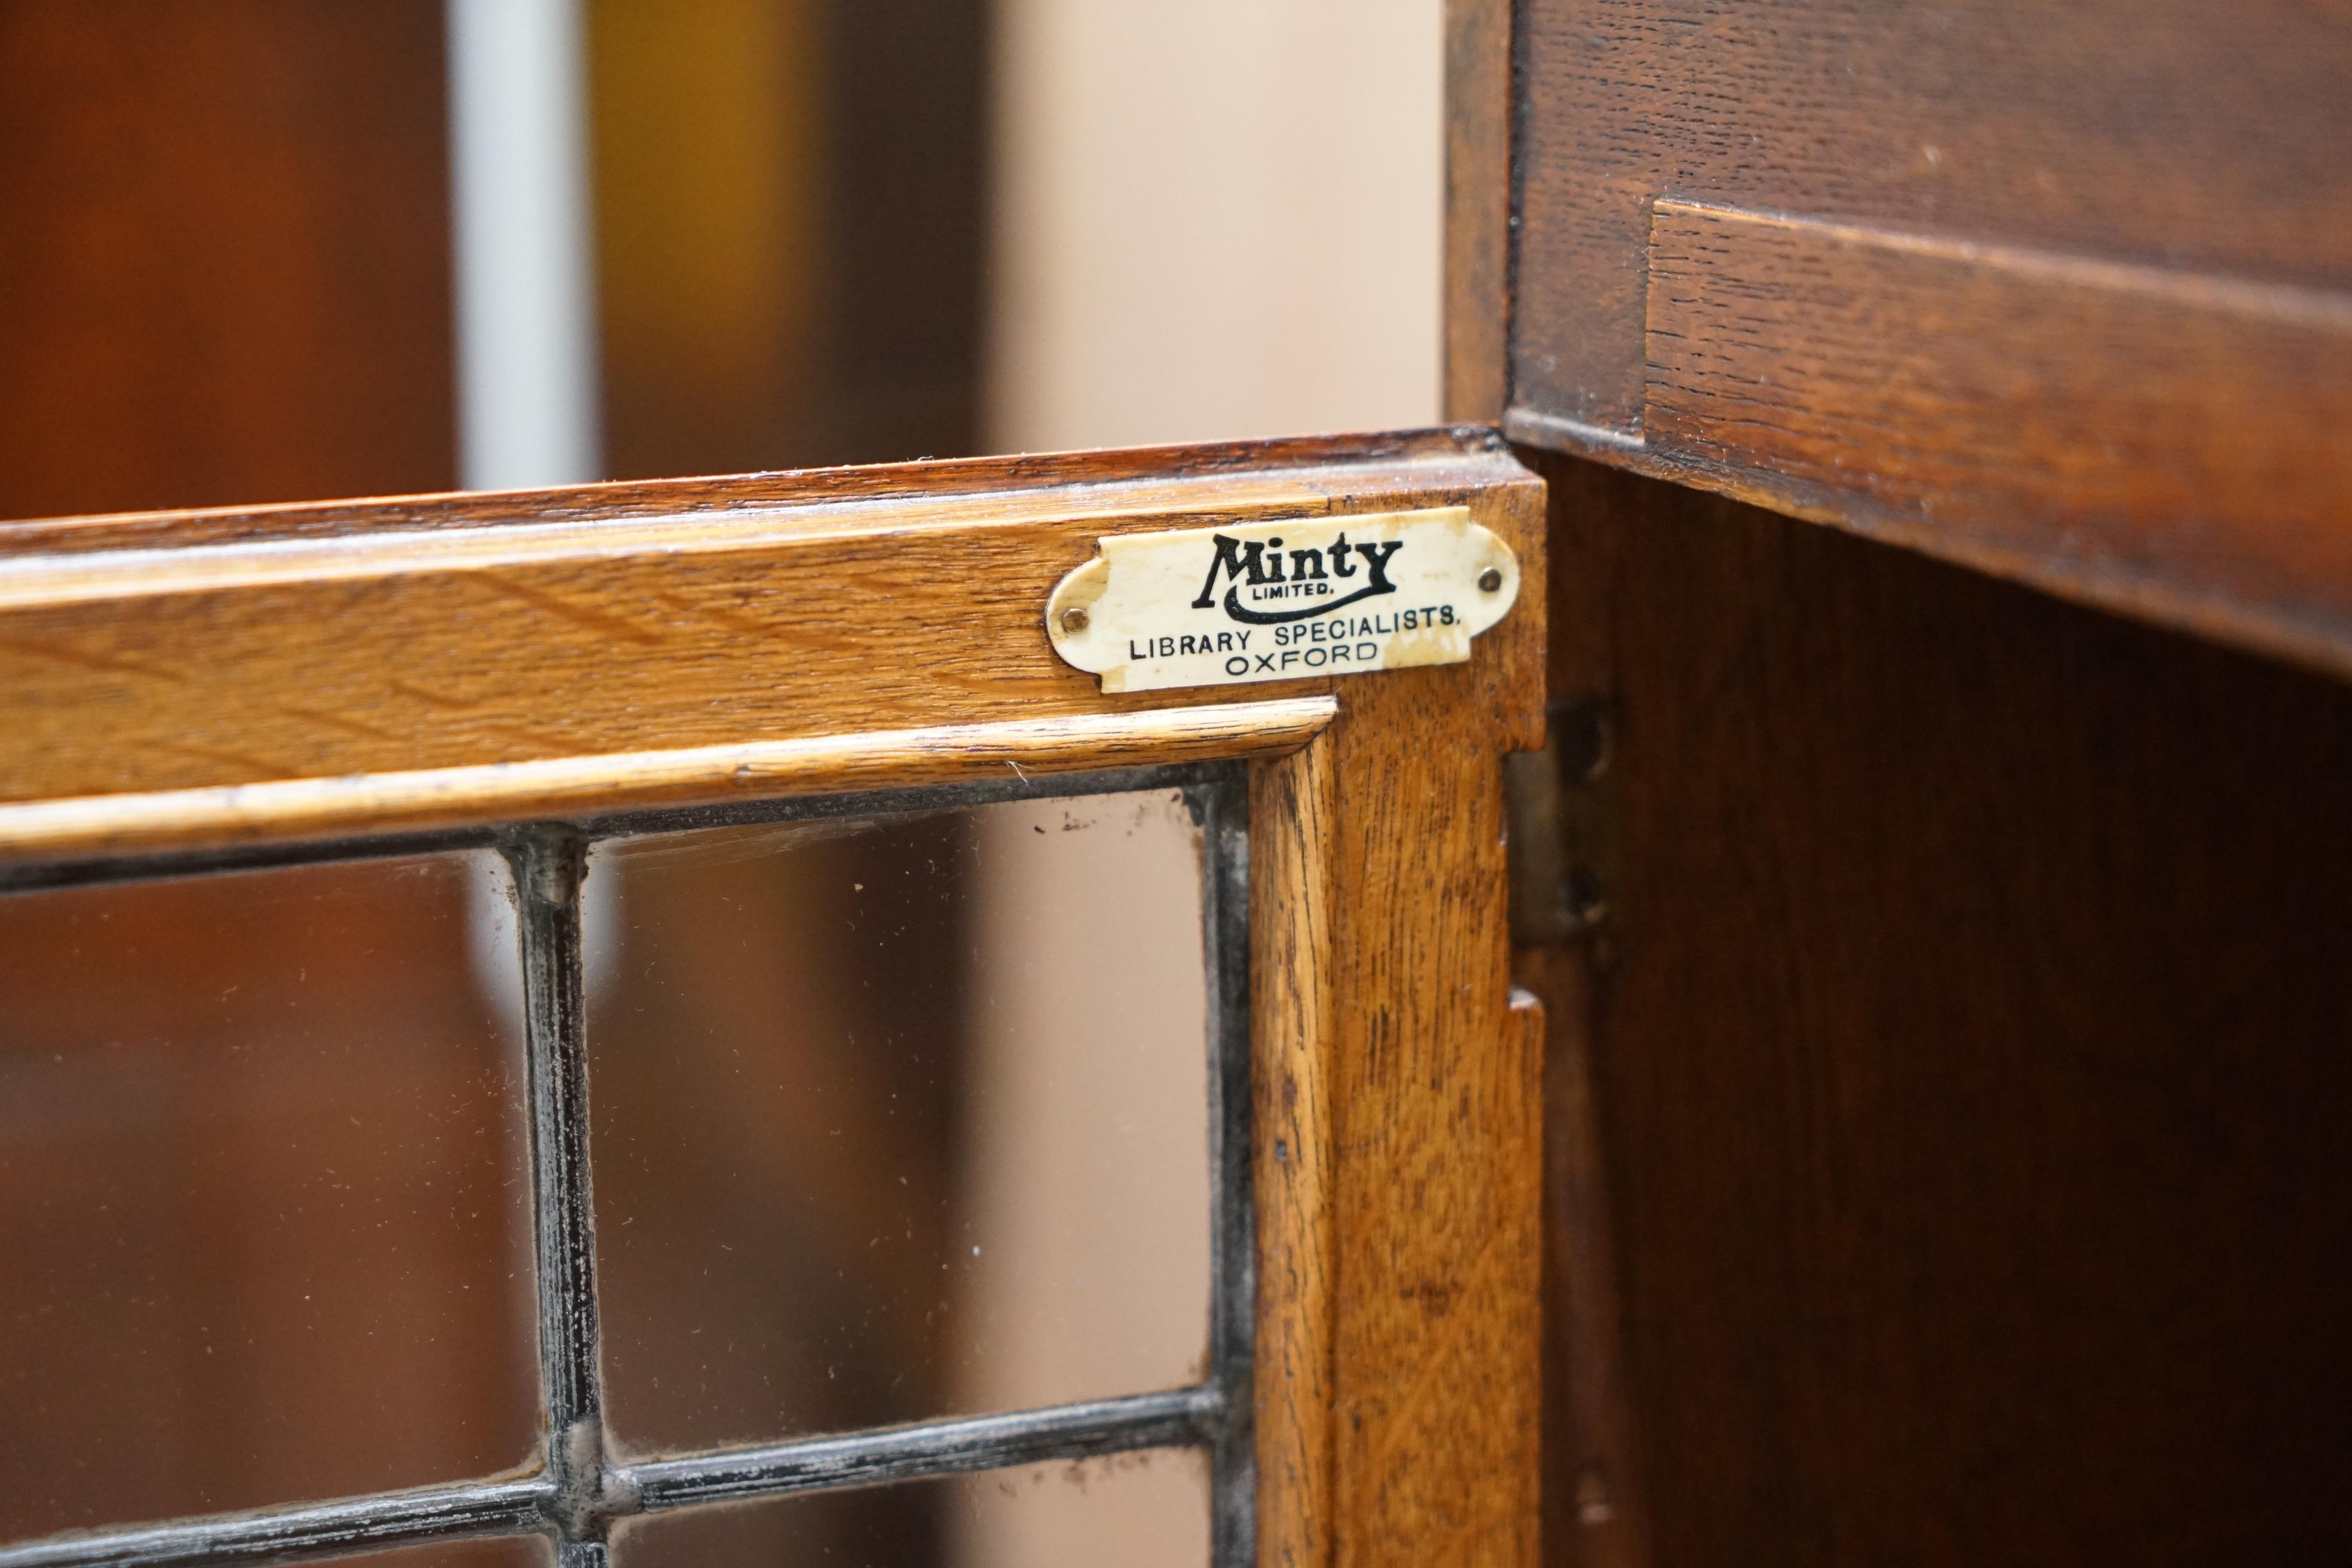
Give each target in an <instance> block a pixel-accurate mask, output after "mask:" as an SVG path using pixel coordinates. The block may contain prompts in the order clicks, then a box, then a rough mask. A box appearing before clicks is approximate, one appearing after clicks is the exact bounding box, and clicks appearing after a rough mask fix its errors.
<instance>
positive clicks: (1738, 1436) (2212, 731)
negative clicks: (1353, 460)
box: [1343, 458, 2352, 1565]
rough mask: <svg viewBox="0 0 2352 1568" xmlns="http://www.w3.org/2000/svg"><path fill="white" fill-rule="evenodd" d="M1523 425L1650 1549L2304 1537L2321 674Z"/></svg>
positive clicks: (2337, 1288)
mask: <svg viewBox="0 0 2352 1568" xmlns="http://www.w3.org/2000/svg"><path fill="white" fill-rule="evenodd" d="M1543 467H1544V468H1545V471H1546V473H1547V477H1548V478H1549V480H1550V481H1551V493H1552V496H1553V506H1554V520H1553V539H1552V543H1553V548H1554V550H1555V552H1556V563H1555V566H1554V570H1553V573H1552V575H1551V583H1552V606H1551V607H1552V616H1553V623H1554V626H1555V631H1556V636H1555V638H1554V652H1553V658H1554V664H1555V670H1556V672H1557V674H1558V676H1559V678H1560V679H1573V680H1575V681H1577V682H1579V683H1580V685H1584V686H1585V687H1586V689H1591V688H1592V687H1593V686H1594V685H1597V686H1598V687H1599V688H1600V689H1604V690H1606V691H1608V692H1609V693H1610V694H1611V695H1612V697H1613V699H1614V701H1615V705H1616V711H1617V713H1618V714H1619V731H1618V745H1617V750H1616V753H1615V762H1614V763H1613V766H1614V768H1615V769H1616V771H1617V774H1618V780H1619V789H1620V792H1621V801H1622V844H1621V846H1620V849H1621V853H1620V855H1619V858H1618V860H1619V865H1620V867H1621V878H1622V882H1621V885H1620V886H1619V887H1618V888H1617V889H1615V890H1614V891H1615V897H1614V899H1613V900H1612V903H1613V906H1614V908H1615V910H1616V911H1617V912H1616V916H1615V919H1614V923H1613V925H1612V927H1611V929H1610V930H1609V931H1607V932H1606V933H1605V935H1604V937H1603V938H1602V939H1601V940H1599V941H1597V942H1594V943H1593V944H1591V946H1589V947H1588V948H1587V949H1586V950H1585V952H1584V953H1583V954H1582V957H1581V962H1582V963H1584V964H1586V965H1587V966H1588V968H1587V971H1586V973H1587V974H1588V976H1589V979H1588V981H1587V983H1586V986H1585V994H1586V1001H1585V1003H1584V1016H1585V1018H1586V1020H1587V1022H1586V1028H1587V1029H1588V1031H1589V1033H1588V1035H1587V1037H1586V1039H1587V1050H1588V1053H1589V1055H1588V1061H1589V1067H1590V1073H1591V1102H1590V1106H1589V1110H1591V1113H1592V1116H1591V1122H1590V1123H1587V1122H1586V1121H1583V1119H1582V1118H1581V1117H1580V1114H1579V1110H1578V1107H1577V1104H1576V1102H1575V1100H1574V1099H1573V1097H1572V1096H1567V1095H1562V1096H1559V1097H1558V1098H1555V1099H1554V1100H1553V1101H1552V1103H1551V1105H1550V1107H1549V1112H1548V1114H1549V1117H1550V1118H1551V1125H1550V1134H1551V1136H1552V1137H1553V1139H1554V1140H1555V1141H1556V1142H1562V1141H1570V1140H1574V1139H1577V1138H1580V1137H1589V1136H1590V1134H1589V1133H1588V1132H1587V1131H1584V1129H1585V1128H1587V1127H1588V1126H1591V1127H1596V1128H1597V1133H1598V1139H1597V1148H1587V1149H1584V1150H1581V1151H1578V1152H1575V1153H1574V1154H1573V1155H1572V1156H1571V1157H1575V1158H1590V1159H1591V1160H1592V1161H1593V1162H1594V1163H1597V1165H1598V1167H1599V1168H1600V1170H1601V1173H1602V1174H1603V1175H1604V1176H1605V1186H1606V1190H1607V1192H1608V1194H1609V1203H1610V1214H1609V1216H1608V1218H1609V1222H1610V1224H1609V1226H1608V1232H1609V1235H1610V1237H1611V1238H1612V1239H1611V1240H1610V1242H1609V1243H1608V1245H1609V1246H1610V1247H1611V1248H1612V1253H1613V1256H1612V1258H1610V1259H1609V1260H1608V1261H1609V1264H1610V1266H1611V1267H1612V1268H1613V1269H1614V1271H1615V1273H1616V1276H1617V1279H1618V1280H1619V1282H1620V1285H1621V1287H1622V1329H1623V1345H1624V1350H1625V1359H1624V1366H1623V1373H1624V1376H1625V1380H1626V1384H1627V1386H1628V1388H1629V1389H1630V1391H1631V1395H1632V1407H1633V1416H1634V1418H1635V1419H1634V1426H1635V1428H1636V1430H1635V1432H1634V1436H1635V1438H1636V1440H1637V1441H1636V1448H1637V1459H1638V1464H1637V1467H1636V1473H1635V1475H1634V1476H1633V1478H1632V1479H1633V1481H1634V1482H1635V1483H1637V1487H1638V1491H1639V1494H1640V1497H1641V1499H1642V1500H1643V1501H1645V1503H1646V1511H1647V1523H1648V1529H1649V1531H1650V1533H1651V1537H1652V1544H1653V1560H1654V1561H1655V1562H1657V1563H1677V1564H1701V1565H1704V1564H1714V1563H1742V1564H1753V1563H1763V1564H1781V1563H1785V1564H1806V1565H1828V1564H1862V1563H1885V1562H1890V1561H1899V1562H1929V1563H1961V1562H1994V1561H2009V1562H2049V1561H2077V1560H2080V1561H2110V1560H2112V1561H2129V1562H2134V1563H2180V1564H2189V1563H2212V1562H2221V1561H2227V1562H2298V1563H2307V1562H2333V1561H2338V1560H2341V1559H2342V1558H2343V1557H2344V1556H2345V1555H2346V1553H2347V1551H2352V1529H2347V1522H2346V1518H2345V1515H2344V1513H2343V1510H2341V1509H2340V1508H2339V1507H2337V1506H2336V1499H2338V1498H2340V1497H2341V1496H2342V1495H2343V1494H2344V1489H2345V1487H2346V1485H2347V1482H2352V1460H2347V1448H2346V1447H2345V1445H2344V1443H2343V1442H2342V1440H2341V1432H2342V1420H2341V1415H2342V1412H2343V1410H2344V1409H2345V1408H2346V1407H2347V1397H2352V1353H2347V1341H2346V1338H2345V1336H2344V1334H2343V1333H2342V1331H2341V1328H2340V1325H2341V1324H2342V1322H2343V1321H2345V1319H2346V1317H2347V1314H2352V1159H2347V1154H2346V1150H2345V1144H2344V1140H2343V1138H2342V1135H2341V1129H2342V1127H2343V1126H2344V1125H2345V1123H2346V1121H2347V1117H2352V1058H2347V1054H2346V1052H2345V1051H2344V1049H2343V1042H2344V1040H2345V1039H2346V1037H2347V1031H2352V964H2347V963H2346V962H2345V951H2344V950H2345V937H2344V933H2345V932H2346V931H2347V930H2352V816H2347V814H2346V812H2345V811H2344V810H2343V800H2344V781H2345V780H2346V779H2347V777H2352V694H2347V692H2346V691H2345V690H2344V689H2343V688H2342V687H2340V686H2337V685H2336V684H2333V683H2331V682H2329V681H2326V680H2324V679H2316V678H2315V677H2312V676H2309V675H2307V674H2304V673H2302V672H2299V671H2296V670H2294V669H2291V668H2283V667H2280V666H2277V665H2274V664H2268V663H2264V662H2263V661H2260V660H2257V659H2254V658H2249V657H2246V656H2243V655H2241V654H2236V653H2232V652H2230V651H2227V650H2223V649H2218V648H2215V647H2210V646H2207V645H2203V644H2200V643H2199V642H2197V641H2194V640H2192V639H2189V638H2185V637H2179V636H2177V635H2174V634H2169V633H2166V632H2162V631H2159V630H2156V629H2152V628H2148V627H2145V626H2136V625H2134V624H2132V623H2130V622H2128V621H2125V620H2122V619H2118V618H2116V617H2111V616H2105V615H2101V614H2098V613H2095V612H2091V611H2086V610H2083V609H2080V608H2077V607H2074V606H2072V605H2065V604H2063V603H2061V602H2058V601H2055V600H2053V599H2050V598H2048V597H2045V596H2042V595H2036V594H2032V593H2029V592H2026V591H2023V590H2021V589H2019V588H2016V587H2013V586H2011V585H2008V584H2001V583H1999V582H1995V581H1992V580H1990V579H1987V578H1984V577H1981V576H1979V575H1976V574H1970V573H1968V572H1965V571H1961V570H1958V569H1956V568H1953V567H1949V566H1946V565H1943V564H1940V563H1934V562H1930V561H1927V560H1923V559H1921V558H1919V557H1917V556H1916V555H1912V554H1909V553H1906V552H1899V551H1894V550H1889V549H1886V548H1885V547H1883V546H1879V545H1876V544H1873V543H1870V542H1864V541H1860V540H1855V539H1853V538H1850V537H1848V536H1846V535H1843V534H1842V533H1839V532H1836V531H1827V530H1822V529H1816V528H1812V527H1810V526H1808V525H1806V524H1804V523H1801V522H1797V521H1790V520H1788V519H1785V518H1782V517H1779V516H1776V515H1773V514H1771V513H1769V512H1765V511H1761V510H1756V509H1753V508H1749V507H1746V506H1742V505H1738V504H1736V503H1734V502H1731V501H1728V500H1721V499H1718V498H1716V497H1713V496H1709V495H1705V494H1700V493H1696V492H1694V491H1692V490H1690V489H1685V488H1682V487H1679V486H1675V485H1671V484H1664V483H1659V482H1655V481H1652V480H1648V479H1641V478H1639V477H1636V476H1633V475H1628V474H1624V473H1622V472H1617V471H1614V470H1612V469H1609V468H1601V467H1599V466H1596V465H1592V464H1588V463H1581V462H1577V461H1574V460H1571V459H1566V458H1562V459H1558V460H1555V461H1551V462H1548V463H1546V464H1544V465H1543ZM1343 722H1344V721H1343ZM1547 1002H1548V1007H1549V1011H1550V1012H1551V1014H1552V1027H1553V1037H1554V1040H1555V1042H1558V1041H1559V1039H1561V1038H1562V1037H1563V1030H1564V1029H1565V1028H1566V1027H1568V1026H1569V1021H1568V1020H1563V1018H1562V1017H1561V1012H1562V1010H1563V1008H1564V1007H1565V1006H1566V1005H1569V1001H1568V999H1566V998H1563V999H1562V1000H1553V999H1551V998H1550V997H1548V998H1547ZM1555 1048H1556V1049H1557V1046H1556V1047H1555ZM1559 1234H1560V1233H1559V1232H1555V1237H1559ZM1575 1264H1576V1259H1575V1258H1569V1259H1567V1260H1566V1263H1565V1267H1567V1268H1574V1267H1575ZM1555 1278H1557V1276H1555ZM1548 1307H1549V1310H1550V1311H1551V1312H1552V1313H1553V1314H1555V1325H1556V1329H1557V1330H1558V1331H1559V1332H1561V1333H1566V1332H1570V1331H1572V1330H1573V1329H1574V1327H1575V1325H1574V1324H1573V1323H1572V1322H1562V1321H1559V1320H1560V1317H1561V1315H1563V1314H1566V1313H1568V1312H1570V1311H1571V1310H1573V1300H1572V1298H1570V1296H1569V1295H1568V1294H1566V1293H1564V1292H1557V1291H1556V1292H1555V1294H1554V1295H1552V1296H1551V1297H1550V1299H1549V1303H1548ZM1558 1342H1559V1341H1558V1339H1557V1338H1556V1339H1555V1344H1556V1345H1557V1343H1558ZM1547 1481H1548V1485H1549V1486H1550V1487H1552V1488H1555V1489H1561V1491H1562V1493H1563V1495H1564V1496H1565V1497H1569V1498H1572V1497H1573V1491H1572V1489H1573V1487H1574V1485H1575V1478H1574V1477H1573V1476H1572V1475H1563V1474H1562V1473H1561V1472H1560V1470H1559V1468H1557V1466H1555V1468H1553V1469H1552V1470H1551V1471H1550V1472H1549V1475H1548V1478H1547ZM1558 1513H1559V1510H1557V1509H1556V1510H1554V1517H1557V1516H1558ZM1547 1558H1548V1560H1549V1561H1551V1562H1554V1563H1563V1564H1566V1563H1595V1562H1609V1561H1612V1558H1610V1557H1609V1556H1608V1555H1607V1554H1606V1553H1605V1552H1601V1551H1595V1550H1591V1549H1590V1543H1585V1545H1584V1546H1583V1547H1582V1548H1581V1549H1580V1543H1579V1542H1576V1541H1574V1540H1572V1539H1567V1538H1560V1539H1554V1540H1552V1541H1549V1542H1548V1543H1547Z"/></svg>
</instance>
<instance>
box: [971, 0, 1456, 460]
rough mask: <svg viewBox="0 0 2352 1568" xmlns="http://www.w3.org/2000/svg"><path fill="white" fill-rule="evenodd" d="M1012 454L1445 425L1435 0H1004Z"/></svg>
mask: <svg viewBox="0 0 2352 1568" xmlns="http://www.w3.org/2000/svg"><path fill="white" fill-rule="evenodd" d="M996 48H997V78H996V91H995V103H996V116H997V128H996V137H995V142H996V147H995V163H994V171H995V181H994V186H995V213H994V218H993V223H992V241H993V256H992V268H991V272H992V276H991V291H990V297H989V334H988V356H989V371H988V381H987V393H986V395H987V404H986V411H985V416H984V428H985V430H986V433H987V435H988V437H989V438H990V442H989V444H990V445H991V446H992V447H994V448H997V449H1002V450H1008V451H1024V450H1025V451H1037V450H1043V449H1047V448H1053V447H1096V446H1120V445H1133V444H1136V443H1140V442H1155V441H1177V440H1193V439H1205V438H1215V437H1236V436H1272V435H1291V434H1297V433H1301V432H1306V431H1315V430H1348V429H1377V428H1380V427H1382V426H1406V425H1425V424H1429V423H1432V422H1433V421H1434V420H1435V418H1436V416H1437V397H1438V332H1439V321H1438V296H1439V276H1438V268H1439V208H1440V203H1441V201H1442V198H1443V195H1444V192H1443V188H1442V185H1443V170H1442V153H1443V145H1444V137H1443V133H1442V113H1443V107H1442V98H1441V94H1442V87H1443V79H1444V48H1443V41H1442V33H1441V16H1440V5H1439V0H1193V3H1192V4H1187V5H1157V4H1145V3H1141V0H1129V3H1112V0H1003V4H1002V5H1000V8H999V12H998V20H997V26H996Z"/></svg>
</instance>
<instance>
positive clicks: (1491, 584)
mask: <svg viewBox="0 0 2352 1568" xmlns="http://www.w3.org/2000/svg"><path fill="white" fill-rule="evenodd" d="M1478 586H1479V587H1481V588H1483V589H1485V590H1486V592H1487V593H1489V594H1492V593H1495V592H1496V591H1498V590H1499V589H1501V587H1502V586H1503V569H1502V568H1501V567H1499V566H1489V567H1487V568H1486V570H1485V571H1484V572H1481V573H1479V574H1478Z"/></svg>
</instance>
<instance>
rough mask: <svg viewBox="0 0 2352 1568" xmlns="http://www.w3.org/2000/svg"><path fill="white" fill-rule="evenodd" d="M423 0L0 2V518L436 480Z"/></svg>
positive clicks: (446, 359) (438, 130)
mask: <svg viewBox="0 0 2352 1568" xmlns="http://www.w3.org/2000/svg"><path fill="white" fill-rule="evenodd" d="M441 45H442V32H441V6H440V5H439V4H438V3H437V0H379V3H376V4H370V5H327V4H320V3H319V0H225V3H217V4H205V5H189V4H161V5H159V4H154V3H152V0H96V3H89V4H86V3H84V0H24V3H22V4H12V5H8V6H6V7H5V8H0V517H12V518H15V517H37V516H47V515H53V514H58V513H63V512H73V511H115V510H131V509H133V508H144V507H181V506H213V505H225V504H229V503H234V502H250V501H277V500H301V499H303V498H305V497H317V496H330V495H370V494H377V495H381V494H389V493H396V492H400V491H407V490H434V489H450V488H452V487H453V486H455V485H456V483H457V421H456V414H455V408H456V397H457V385H456V382H455V379H454V378H455V374H456V371H455V356H454V348H455V345H454V343H453V342H452V341H451V337H450V331H449V319H450V309H451V307H450V289H451V275H450V260H449V186H448V151H447V132H446V103H445V99H444V95H443V86H442V84H443V70H442V58H441V55H442V49H441Z"/></svg>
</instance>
